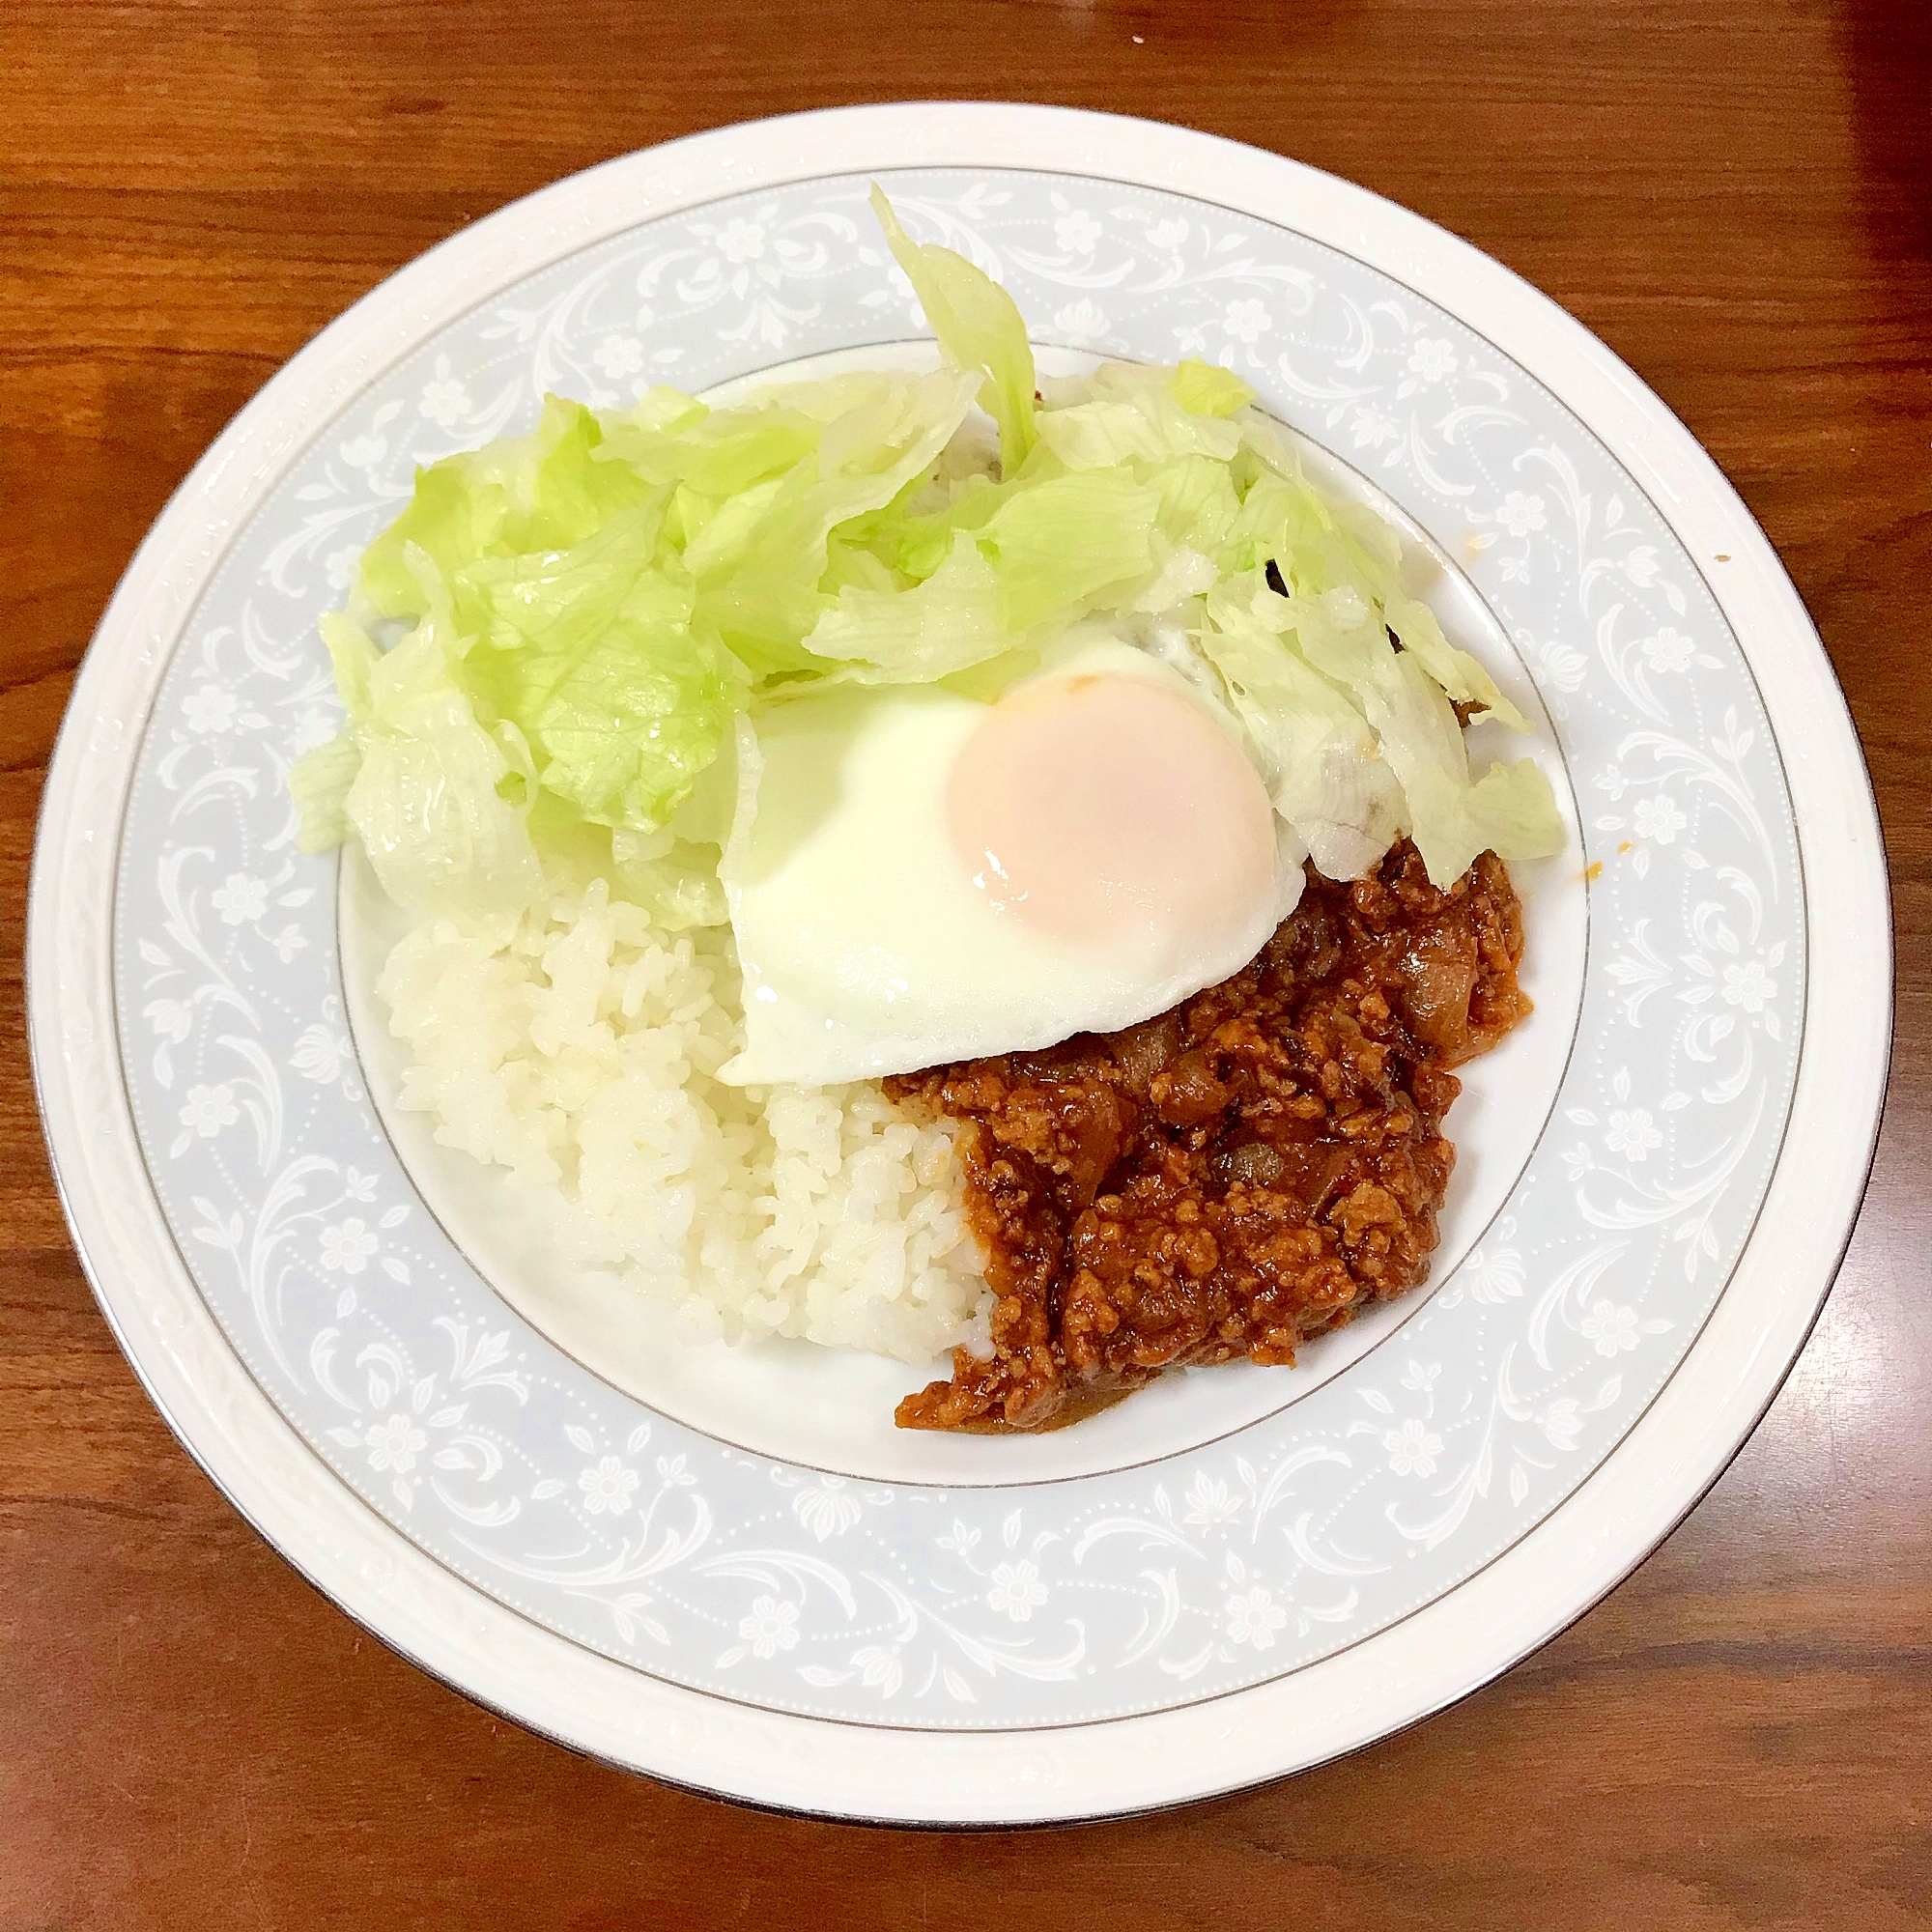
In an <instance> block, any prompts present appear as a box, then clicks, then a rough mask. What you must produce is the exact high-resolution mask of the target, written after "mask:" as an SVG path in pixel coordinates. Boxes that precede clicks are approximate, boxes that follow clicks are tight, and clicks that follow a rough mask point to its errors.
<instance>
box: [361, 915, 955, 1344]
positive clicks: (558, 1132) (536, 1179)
mask: <svg viewBox="0 0 1932 1932" xmlns="http://www.w3.org/2000/svg"><path fill="white" fill-rule="evenodd" d="M377 992H378V994H379V996H380V997H381V998H382V999H383V1001H384V1003H385V1004H386V1005H387V1007H388V1009H389V1012H390V1027H391V1030H392V1032H393V1033H394V1034H395V1035H396V1037H397V1038H398V1039H400V1040H401V1041H402V1042H403V1043H404V1044H405V1046H406V1047H407V1048H408V1049H409V1053H410V1057H411V1061H412V1064H411V1065H408V1066H407V1067H406V1068H405V1070H404V1073H403V1087H402V1104H403V1105H404V1106H405V1107H407V1108H409V1109H411V1110H412V1111H414V1112H419V1113H423V1114H427V1115H429V1116H430V1117H431V1118H432V1119H433V1120H434V1122H435V1123H436V1125H435V1132H436V1138H437V1139H438V1140H439V1141H440V1142H441V1143H442V1144H443V1145H444V1146H446V1147H452V1148H457V1149H460V1150H462V1151H464V1152H465V1153H468V1154H470V1155H473V1156H474V1157H475V1158H476V1159H478V1160H482V1161H486V1162H490V1163H493V1164H495V1165H497V1166H498V1167H502V1168H506V1169H507V1170H508V1171H509V1172H510V1174H511V1175H512V1176H513V1177H514V1178H515V1179H517V1180H519V1181H521V1182H523V1183H525V1184H526V1185H527V1186H530V1187H535V1188H555V1189H557V1190H559V1191H560V1192H561V1194H562V1195H563V1197H564V1198H565V1200H566V1201H568V1202H570V1203H572V1204H573V1205H574V1207H575V1208H576V1210H577V1211H576V1212H575V1213H574V1214H573V1215H572V1216H571V1217H570V1220H571V1223H572V1226H573V1229H574V1231H575V1233H574V1240H575V1244H576V1251H575V1252H572V1253H570V1254H569V1255H568V1256H567V1257H566V1258H567V1259H568V1260H570V1261H571V1262H573V1263H574V1264H577V1265H580V1266H582V1267H585V1268H593V1269H603V1270H611V1271H616V1272H618V1273H621V1274H622V1275H624V1276H625V1277H626V1278H627V1279H629V1280H630V1281H632V1282H633V1283H635V1284H636V1286H637V1287H639V1289H640V1290H642V1291H645V1292H648V1293H653V1294H656V1295H660V1296H665V1297H668V1298H669V1299H671V1300H672V1301H673V1302H675V1303H676V1305H677V1307H678V1310H679V1317H680V1327H681V1330H682V1331H683V1332H684V1333H685V1334H686V1335H688V1336H689V1337H690V1338H691V1339H693V1340H703V1339H716V1338H722V1339H725V1340H729V1341H737V1340H739V1339H741V1338H748V1337H758V1336H763V1335H790V1336H801V1337H804V1338H805V1339H807V1340H809V1341H812V1342H820V1343H825V1344H827V1345H828V1346H832V1347H838V1348H857V1349H866V1350H872V1351H874V1352H877V1353H881V1354H888V1355H895V1356H897V1357H899V1358H900V1359H901V1360H905V1361H923V1360H926V1359H928V1358H930V1357H931V1356H933V1355H936V1354H938V1353H940V1352H941V1351H942V1350H946V1349H949V1348H951V1347H952V1346H953V1345H954V1344H955V1343H959V1342H966V1343H969V1344H973V1345H976V1346H980V1347H983V1346H984V1339H985V1336H986V1332H987V1329H986V1322H987V1317H988V1315H989V1313H990V1309H991V1303H992V1295H991V1293H990V1291H989V1290H988V1289H987V1286H986V1280H985V1276H984V1273H983V1271H982V1263H981V1260H980V1254H979V1251H978V1249H977V1247H976V1245H975V1243H974V1241H973V1238H972V1236H971V1235H970V1233H969V1232H968V1229H967V1225H966V1221H965V1218H964V1213H963V1208H962V1196H963V1188H964V1179H963V1175H962V1172H961V1168H960V1164H959V1161H958V1159H957V1156H956V1154H955V1151H954V1147H953V1137H954V1134H955V1132H956V1131H957V1129H956V1128H955V1127H954V1126H953V1124H952V1122H946V1121H939V1122H932V1123H929V1124H916V1123H915V1122H912V1121H910V1120H908V1119H907V1118H906V1117H905V1116H904V1115H903V1114H902V1113H901V1112H900V1111H899V1109H898V1108H897V1107H896V1106H895V1105H894V1104H893V1103H892V1102H891V1101H889V1100H888V1099H886V1097H885V1095H884V1094H883V1093H881V1091H880V1090H879V1088H878V1087H877V1086H876V1085H874V1084H872V1083H870V1082H862V1083H859V1084H857V1085H854V1086H849V1087H832V1088H818V1089H806V1088H795V1087H774V1088H762V1089H761V1088H750V1089H747V1088H737V1087H727V1086H725V1085H724V1084H723V1083H722V1082H721V1081H719V1080H718V1079H717V1077H716V1075H717V1070H718V1068H719V1067H720V1066H722V1065H724V1064H725V1061H727V1060H729V1059H730V1058H731V1056H732V1055H733V1054H734V1053H736V1052H737V1051H738V1049H739V1047H740V1046H741V1045H742V1043H743V1042H742V1039H741V1035H742V1032H743V1026H742V1021H741V1018H740V1012H741V1008H740V1002H739V989H738V968H737V961H736V957H735V954H734V952H733V951H732V945H731V935H730V932H729V929H728V928H722V927H721V928H711V929H706V928H699V929H696V930H693V931H688V932H679V933H675V934H672V933H668V932H665V931H663V930H661V929H660V928H658V927H656V926H654V925H653V924H652V923H651V921H650V918H649V916H648V915H647V914H646V913H645V912H644V911H642V910H641V909H640V908H639V907H638V906H635V905H632V904H629V903H626V902H625V901H623V900H612V899H611V897H610V896H609V895H608V892H607V890H606V888H605V886H604V885H603V883H602V882H601V881H600V882H593V883H592V884H591V885H590V886H589V887H587V888H586V889H583V890H582V891H578V890H574V889H573V890H568V891H564V892H561V893H558V894H556V895H553V896H551V897H548V898H546V899H544V900H542V901H540V902H539V903H538V904H537V905H536V906H535V907H533V908H532V909H531V910H529V911H527V912H526V913H523V914H521V915H507V914H506V915H500V916H497V917H494V918H478V919H465V920H451V919H439V920H434V921H430V922H427V923H424V924H422V925H419V926H417V927H416V928H415V929H414V930H412V932H410V933H409V934H408V935H406V936H405V937H404V938H403V939H402V941H401V942H400V943H399V944H398V945H397V946H396V947H395V949H394V951H393V952H391V953H390V955H389V958H388V960H387V962H386V964H385V965H384V969H383V972H382V975H381V978H380V979H379V980H378V981H377Z"/></svg>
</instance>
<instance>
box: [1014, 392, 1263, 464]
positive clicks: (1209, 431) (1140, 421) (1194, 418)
mask: <svg viewBox="0 0 1932 1932" xmlns="http://www.w3.org/2000/svg"><path fill="white" fill-rule="evenodd" d="M1038 420H1039V440H1040V441H1041V442H1043V443H1044V444H1045V445H1046V447H1047V448H1048V449H1050V450H1051V451H1052V452H1053V453H1054V455H1055V456H1056V457H1058V458H1059V459H1060V461H1061V462H1062V463H1063V464H1065V466H1066V468H1067V469H1108V468H1111V467H1112V466H1113V465H1115V464H1120V463H1126V462H1129V461H1132V460H1134V459H1136V458H1138V459H1139V460H1141V461H1143V462H1147V463H1163V462H1165V461H1167V459H1169V458H1170V457H1177V456H1206V457H1212V458H1214V459H1216V460H1218V461H1219V462H1221V463H1223V464H1226V463H1229V462H1231V461H1232V460H1233V459H1234V456H1235V453H1236V450H1238V449H1239V448H1240V446H1241V433H1240V431H1239V430H1238V429H1236V427H1235V425H1234V424H1233V423H1229V422H1223V421H1221V420H1220V419H1219V418H1218V417H1215V416H1206V415H1192V414H1190V413H1189V412H1187V411H1186V410H1184V409H1182V408H1181V406H1180V405H1179V403H1178V402H1177V401H1176V400H1175V399H1174V397H1173V395H1171V394H1170V393H1169V392H1168V391H1166V390H1164V389H1147V390H1143V391H1142V392H1141V393H1140V394H1139V395H1136V396H1131V397H1126V398H1123V399H1122V400H1119V401H1099V402H1092V403H1078V404H1075V405H1074V406H1073V407H1072V408H1071V409H1065V410H1045V411H1042V412H1040V415H1039V419H1038Z"/></svg>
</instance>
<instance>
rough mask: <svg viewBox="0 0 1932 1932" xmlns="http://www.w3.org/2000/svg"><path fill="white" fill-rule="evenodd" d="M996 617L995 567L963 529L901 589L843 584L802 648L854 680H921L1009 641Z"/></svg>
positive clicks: (978, 660) (950, 671)
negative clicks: (936, 562)
mask: <svg viewBox="0 0 1932 1932" xmlns="http://www.w3.org/2000/svg"><path fill="white" fill-rule="evenodd" d="M1015 641H1016V640H1015V639H1013V638H1012V637H1010V636H1009V634H1008V632H1007V630H1006V628H1005V625H1004V624H1003V622H1002V619H1001V603H1000V578H999V573H998V572H997V571H995V570H994V568H993V566H992V565H991V564H990V563H989V562H988V561H987V560H986V557H985V555H984V554H983V553H982V552H981V551H980V546H979V544H978V543H977V542H976V541H975V540H974V538H973V536H972V534H971V532H970V531H966V530H960V531H958V532H956V533H955V534H954V537H953V541H952V551H951V553H950V554H948V556H947V558H946V560H945V562H944V563H942V564H941V565H940V566H939V568H938V569H937V570H935V571H934V572H933V573H932V575H931V576H930V577H928V578H927V579H926V580H925V582H923V583H918V584H915V585H913V587H912V588H911V589H908V590H898V589H894V590H867V589H860V588H856V587H852V586H848V587H846V588H845V589H843V590H841V591H840V592H839V593H838V603H836V604H835V605H833V607H832V608H831V609H830V610H828V611H826V612H825V614H824V615H823V616H822V617H820V618H819V620H818V623H817V625H816V626H815V627H814V629H813V630H812V633H811V635H810V637H809V638H807V639H806V640H805V642H806V648H807V649H808V650H810V652H811V653H812V654H813V655H814V656H816V657H821V658H827V659H833V660H838V661H839V662H840V663H841V665H842V671H841V672H840V675H841V676H842V677H843V678H844V679H845V680H847V681H849V682H852V683H856V684H925V683H929V682H933V681H936V680H938V679H940V678H944V677H951V676H953V675H955V674H956V673H957V672H959V671H962V670H966V669H968V668H970V667H972V666H974V665H978V664H983V663H984V662H985V661H986V660H987V659H989V658H994V657H997V656H999V655H1000V653H1001V652H1002V651H1006V650H1009V649H1010V648H1012V646H1013V645H1014V643H1015Z"/></svg>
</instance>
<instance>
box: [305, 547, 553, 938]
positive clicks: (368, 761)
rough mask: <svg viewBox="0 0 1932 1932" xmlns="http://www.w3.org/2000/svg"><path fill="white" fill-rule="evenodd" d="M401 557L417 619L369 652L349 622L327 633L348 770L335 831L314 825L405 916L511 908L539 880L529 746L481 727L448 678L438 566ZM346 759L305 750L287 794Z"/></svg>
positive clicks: (456, 659)
mask: <svg viewBox="0 0 1932 1932" xmlns="http://www.w3.org/2000/svg"><path fill="white" fill-rule="evenodd" d="M402 560H403V563H404V565H405V567H406V568H409V569H411V570H412V572H413V573H414V574H415V575H416V576H417V577H418V579H419V580H420V584H421V595H422V601H423V602H424V603H425V605H426V606H427V607H428V610H427V614H425V616H424V617H423V619H422V621H421V622H420V623H418V624H417V625H416V626H415V628H414V629H413V630H412V631H411V632H409V633H408V635H407V636H405V637H404V638H403V639H401V641H400V642H398V643H397V644H396V645H395V646H394V647H393V648H392V649H390V650H388V651H379V650H378V649H377V647H376V645H375V644H374V642H373V641H372V640H371V639H369V638H368V637H367V635H366V634H365V633H361V632H360V631H359V627H357V626H355V625H354V624H352V623H350V622H349V620H347V619H346V618H338V619H336V620H335V621H333V622H332V623H331V624H330V625H329V627H328V635H327V642H328V646H329V650H330V654H331V656H332V657H333V658H334V659H335V663H336V667H337V679H338V683H339V684H340V686H341V689H342V695H343V697H344V699H345V701H346V702H347V703H348V705H349V711H350V722H349V725H348V727H347V730H346V732H345V737H346V739H347V741H348V744H349V746H350V747H351V748H352V751H353V754H354V762H355V773H354V776H353V778H351V779H350V780H349V781H348V783H347V784H346V785H345V786H343V787H342V788H341V790H340V793H339V802H338V803H337V805H336V807H335V810H336V812H337V813H338V814H339V817H338V821H337V826H336V827H335V828H331V827H330V826H328V825H327V824H326V823H323V824H318V825H316V826H315V827H313V828H312V829H313V830H314V831H315V832H316V833H324V832H326V831H327V830H329V829H339V828H340V827H346V828H348V829H350V830H353V831H354V833H355V836H356V838H358V839H359V840H360V841H361V844H362V849H363V850H364V851H365V852H366V853H367V854H368V857H369V863H370V865H371V866H372V867H374V869H375V872H376V876H377V878H378V879H379V880H380V881H381V882H382V885H383V889H384V891H385V892H386V893H387V894H388V895H389V896H390V897H391V898H393V899H394V900H395V901H396V902H397V903H398V904H399V905H403V906H408V907H409V908H411V909H412V911H416V912H424V913H480V912H497V911H508V910H514V909H516V908H518V907H521V906H524V905H527V904H528V903H529V901H530V900H531V899H532V898H533V897H534V896H535V895H536V894H537V892H538V890H539V888H540V887H541V884H542V870H541V867H539V865H538V863H537V855H536V848H535V847H534V845H533V844H532V843H531V841H530V835H529V829H528V825H527V822H526V821H527V818H528V814H529V809H530V806H531V804H532V802H533V801H534V798H535V792H536V784H535V773H534V771H533V770H532V768H531V764H530V759H529V753H528V750H527V747H526V745H525V743H524V741H523V738H522V735H521V734H520V733H519V732H518V731H517V730H516V728H515V726H514V725H508V724H500V725H497V728H495V729H489V728H486V727H485V726H484V725H482V724H481V723H480V722H479V721H478V719H477V717H476V713H475V711H474V709H473V708H472V707H471V705H470V701H469V696H468V695H467V694H466V693H465V691H464V690H463V688H462V686H461V685H460V683H459V682H458V677H457V673H458V671H459V669H460V668H461V665H462V661H463V657H464V655H465V652H466V649H467V643H466V640H464V639H461V638H460V637H458V636H457V635H456V625H455V616H454V611H453V607H452V606H451V603H450V600H449V597H448V594H447V592H446V590H444V589H443V588H442V586H441V585H440V582H439V579H438V575H437V571H436V566H435V565H434V563H433V562H432V561H431V560H430V558H429V556H428V554H426V553H425V552H423V551H421V550H419V549H413V548H412V549H409V550H406V551H405V552H404V553H403V559H402ZM352 751H344V750H341V749H339V748H338V749H335V750H333V751H332V752H331V753H330V761H329V764H328V766H327V767H325V766H324V765H323V764H322V763H321V762H320V759H321V754H320V753H311V754H310V760H311V761H310V762H308V763H307V769H306V772H305V774H304V777H303V780H302V781H301V783H300V784H299V785H298V794H299V792H300V791H301V790H303V789H306V788H307V787H308V786H309V785H310V783H312V782H313V781H316V780H318V779H320V778H321V777H323V776H324V775H325V772H327V775H328V776H330V777H339V775H340V774H341V773H342V772H343V771H345V770H346V769H347V767H348V765H349V763H350V762H351V756H352ZM318 790H319V787H318Z"/></svg>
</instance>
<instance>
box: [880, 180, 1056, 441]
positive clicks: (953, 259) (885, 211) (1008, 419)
mask: <svg viewBox="0 0 1932 1932" xmlns="http://www.w3.org/2000/svg"><path fill="white" fill-rule="evenodd" d="M872 213H874V214H875V215H877V216H878V218H879V226H880V227H881V228H882V229H884V230H885V235H886V242H887V245H888V246H889V247H890V248H891V249H892V251H893V259H894V260H895V262H897V263H898V265H899V267H900V268H901V269H902V270H904V271H905V277H906V280H907V281H909V282H910V283H911V284H912V288H913V294H914V295H916V296H917V297H918V298H919V305H920V307H921V308H923V310H924V311H925V319H926V321H927V322H929V323H930V324H931V325H932V332H933V333H934V334H935V335H936V336H938V337H939V346H940V347H941V348H942V349H943V350H945V352H946V353H947V355H949V356H951V357H952V360H953V361H954V362H955V363H957V364H958V366H959V367H960V368H961V369H970V370H974V371H976V372H978V374H979V375H980V376H981V377H982V378H983V379H984V381H983V382H982V383H981V384H980V408H981V409H983V410H984V411H985V412H986V413H987V414H988V415H989V416H991V417H992V418H993V420H994V421H995V422H996V423H998V424H999V426H1000V461H1001V463H1002V465H1003V466H1004V468H1005V469H1006V472H1007V474H1008V475H1009V476H1010V475H1013V474H1014V473H1015V472H1016V471H1017V470H1018V469H1019V467H1020V465H1021V464H1023V463H1024V462H1025V461H1026V460H1027V457H1028V456H1029V455H1030V454H1031V453H1032V450H1033V445H1034V435H1035V421H1034V381H1035V379H1034V366H1033V344H1032V343H1031V342H1030V341H1029V340H1028V339H1027V330H1026V322H1025V320H1024V318H1023V317H1022V316H1021V314H1020V311H1019V305H1018V303H1016V302H1015V301H1014V300H1013V298H1012V297H1011V296H1009V294H1008V293H1007V292H1006V290H1005V289H1003V288H1002V287H1001V286H1000V285H999V283H998V282H996V281H994V280H993V279H992V277H991V276H989V275H986V274H983V273H981V272H980V270H978V269H976V268H975V267H974V266H973V264H972V263H971V262H969V261H967V260H966V258H965V257H964V256H963V255H956V254H954V253H953V252H952V249H951V248H940V247H936V246H934V245H933V244H932V243H930V242H926V243H921V242H917V241H913V240H912V238H911V237H910V236H909V235H907V233H906V232H905V230H904V229H903V228H901V227H900V226H899V219H898V216H897V215H895V213H893V205H892V203H891V202H889V201H888V200H887V199H886V195H885V190H884V189H883V188H881V187H877V186H874V187H873V189H872Z"/></svg>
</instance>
